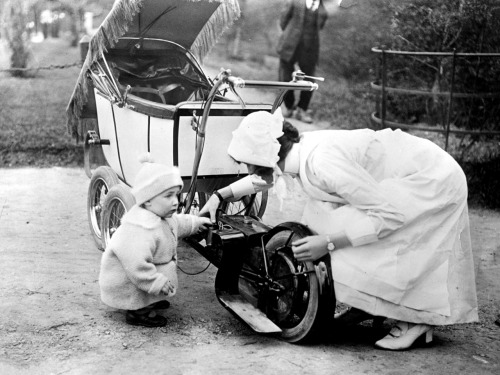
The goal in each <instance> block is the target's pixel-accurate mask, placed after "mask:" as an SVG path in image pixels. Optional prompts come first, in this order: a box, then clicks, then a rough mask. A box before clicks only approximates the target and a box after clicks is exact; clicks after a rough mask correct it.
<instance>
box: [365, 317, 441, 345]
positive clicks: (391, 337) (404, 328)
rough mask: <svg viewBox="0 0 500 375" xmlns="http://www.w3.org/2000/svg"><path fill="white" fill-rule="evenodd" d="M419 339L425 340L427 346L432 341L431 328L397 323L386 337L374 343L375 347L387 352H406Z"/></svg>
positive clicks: (423, 325)
mask: <svg viewBox="0 0 500 375" xmlns="http://www.w3.org/2000/svg"><path fill="white" fill-rule="evenodd" d="M419 338H420V339H425V343H426V344H429V343H430V342H431V341H432V326H429V325H427V324H412V323H407V322H397V323H396V325H395V326H394V327H393V328H392V329H391V332H389V334H388V335H387V336H385V337H384V338H383V339H381V340H378V341H377V342H376V343H375V347H376V348H380V349H387V350H406V349H409V348H410V347H411V346H412V345H413V344H414V343H415V341H417V339H419Z"/></svg>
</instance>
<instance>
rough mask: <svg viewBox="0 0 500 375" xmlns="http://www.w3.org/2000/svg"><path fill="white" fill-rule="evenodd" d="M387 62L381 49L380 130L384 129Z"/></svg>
mask: <svg viewBox="0 0 500 375" xmlns="http://www.w3.org/2000/svg"><path fill="white" fill-rule="evenodd" d="M386 64H387V61H386V53H385V48H382V111H381V113H380V119H381V120H382V129H385V115H386V100H387V98H386V96H387V94H386V92H385V85H386V84H387V82H386V81H387V66H386Z"/></svg>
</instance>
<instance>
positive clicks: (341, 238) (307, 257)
mask: <svg viewBox="0 0 500 375" xmlns="http://www.w3.org/2000/svg"><path fill="white" fill-rule="evenodd" d="M349 246H352V243H351V241H349V239H348V238H347V235H346V234H345V232H344V231H341V232H336V233H332V234H327V235H324V234H318V235H315V236H308V237H304V238H301V239H299V240H297V241H294V242H292V251H293V255H294V256H295V259H297V260H298V261H300V262H306V261H311V262H312V261H314V260H316V259H319V258H321V257H323V256H325V255H326V254H328V252H329V251H334V250H335V249H341V248H343V247H349Z"/></svg>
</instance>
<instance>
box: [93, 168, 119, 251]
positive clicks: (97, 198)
mask: <svg viewBox="0 0 500 375" xmlns="http://www.w3.org/2000/svg"><path fill="white" fill-rule="evenodd" d="M119 182H120V180H119V179H118V176H117V175H116V173H115V172H114V171H113V170H112V169H111V168H110V167H105V166H101V167H99V168H97V169H96V170H95V171H94V173H93V174H92V178H91V179H90V185H89V190H88V196H87V217H88V222H89V227H90V232H91V233H92V236H93V238H94V241H95V243H96V246H97V248H98V249H99V250H103V249H104V245H103V242H102V231H101V217H102V212H103V210H102V209H103V205H104V199H105V198H106V195H107V194H108V192H109V190H110V189H111V188H112V187H113V186H115V185H117V184H118V183H119Z"/></svg>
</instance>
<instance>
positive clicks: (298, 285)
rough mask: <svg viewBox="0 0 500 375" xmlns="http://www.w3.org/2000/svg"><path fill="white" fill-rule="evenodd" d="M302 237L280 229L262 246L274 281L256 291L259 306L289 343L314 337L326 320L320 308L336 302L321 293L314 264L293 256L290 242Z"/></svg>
mask: <svg viewBox="0 0 500 375" xmlns="http://www.w3.org/2000/svg"><path fill="white" fill-rule="evenodd" d="M301 237H304V236H303V235H299V234H297V233H295V232H293V231H291V230H282V231H279V232H277V233H275V234H274V235H273V236H272V237H271V238H270V239H269V241H268V242H267V243H266V245H265V249H266V253H267V255H268V259H269V262H268V269H269V276H270V277H271V279H272V280H274V283H273V284H272V285H271V287H269V288H264V289H263V288H261V289H260V290H259V292H258V305H259V308H260V309H261V310H262V311H264V312H265V313H266V315H267V316H268V318H269V319H271V320H272V321H273V322H274V323H275V324H276V325H278V326H279V327H280V328H281V329H282V332H281V338H282V339H283V340H285V341H288V342H291V343H299V342H301V343H303V342H307V341H310V340H311V339H313V338H314V337H315V336H316V334H317V333H318V331H319V329H321V327H323V328H325V327H326V324H327V321H326V314H324V313H322V312H321V310H322V309H323V310H326V307H327V306H325V305H326V304H331V303H333V304H334V303H335V302H334V301H333V300H332V301H325V298H322V297H321V295H320V286H319V282H318V277H317V274H316V272H315V265H314V264H313V263H312V262H298V261H297V260H296V259H295V258H294V256H293V252H292V250H291V243H292V242H293V241H295V240H297V239H299V238H301ZM332 298H333V299H334V297H332Z"/></svg>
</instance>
